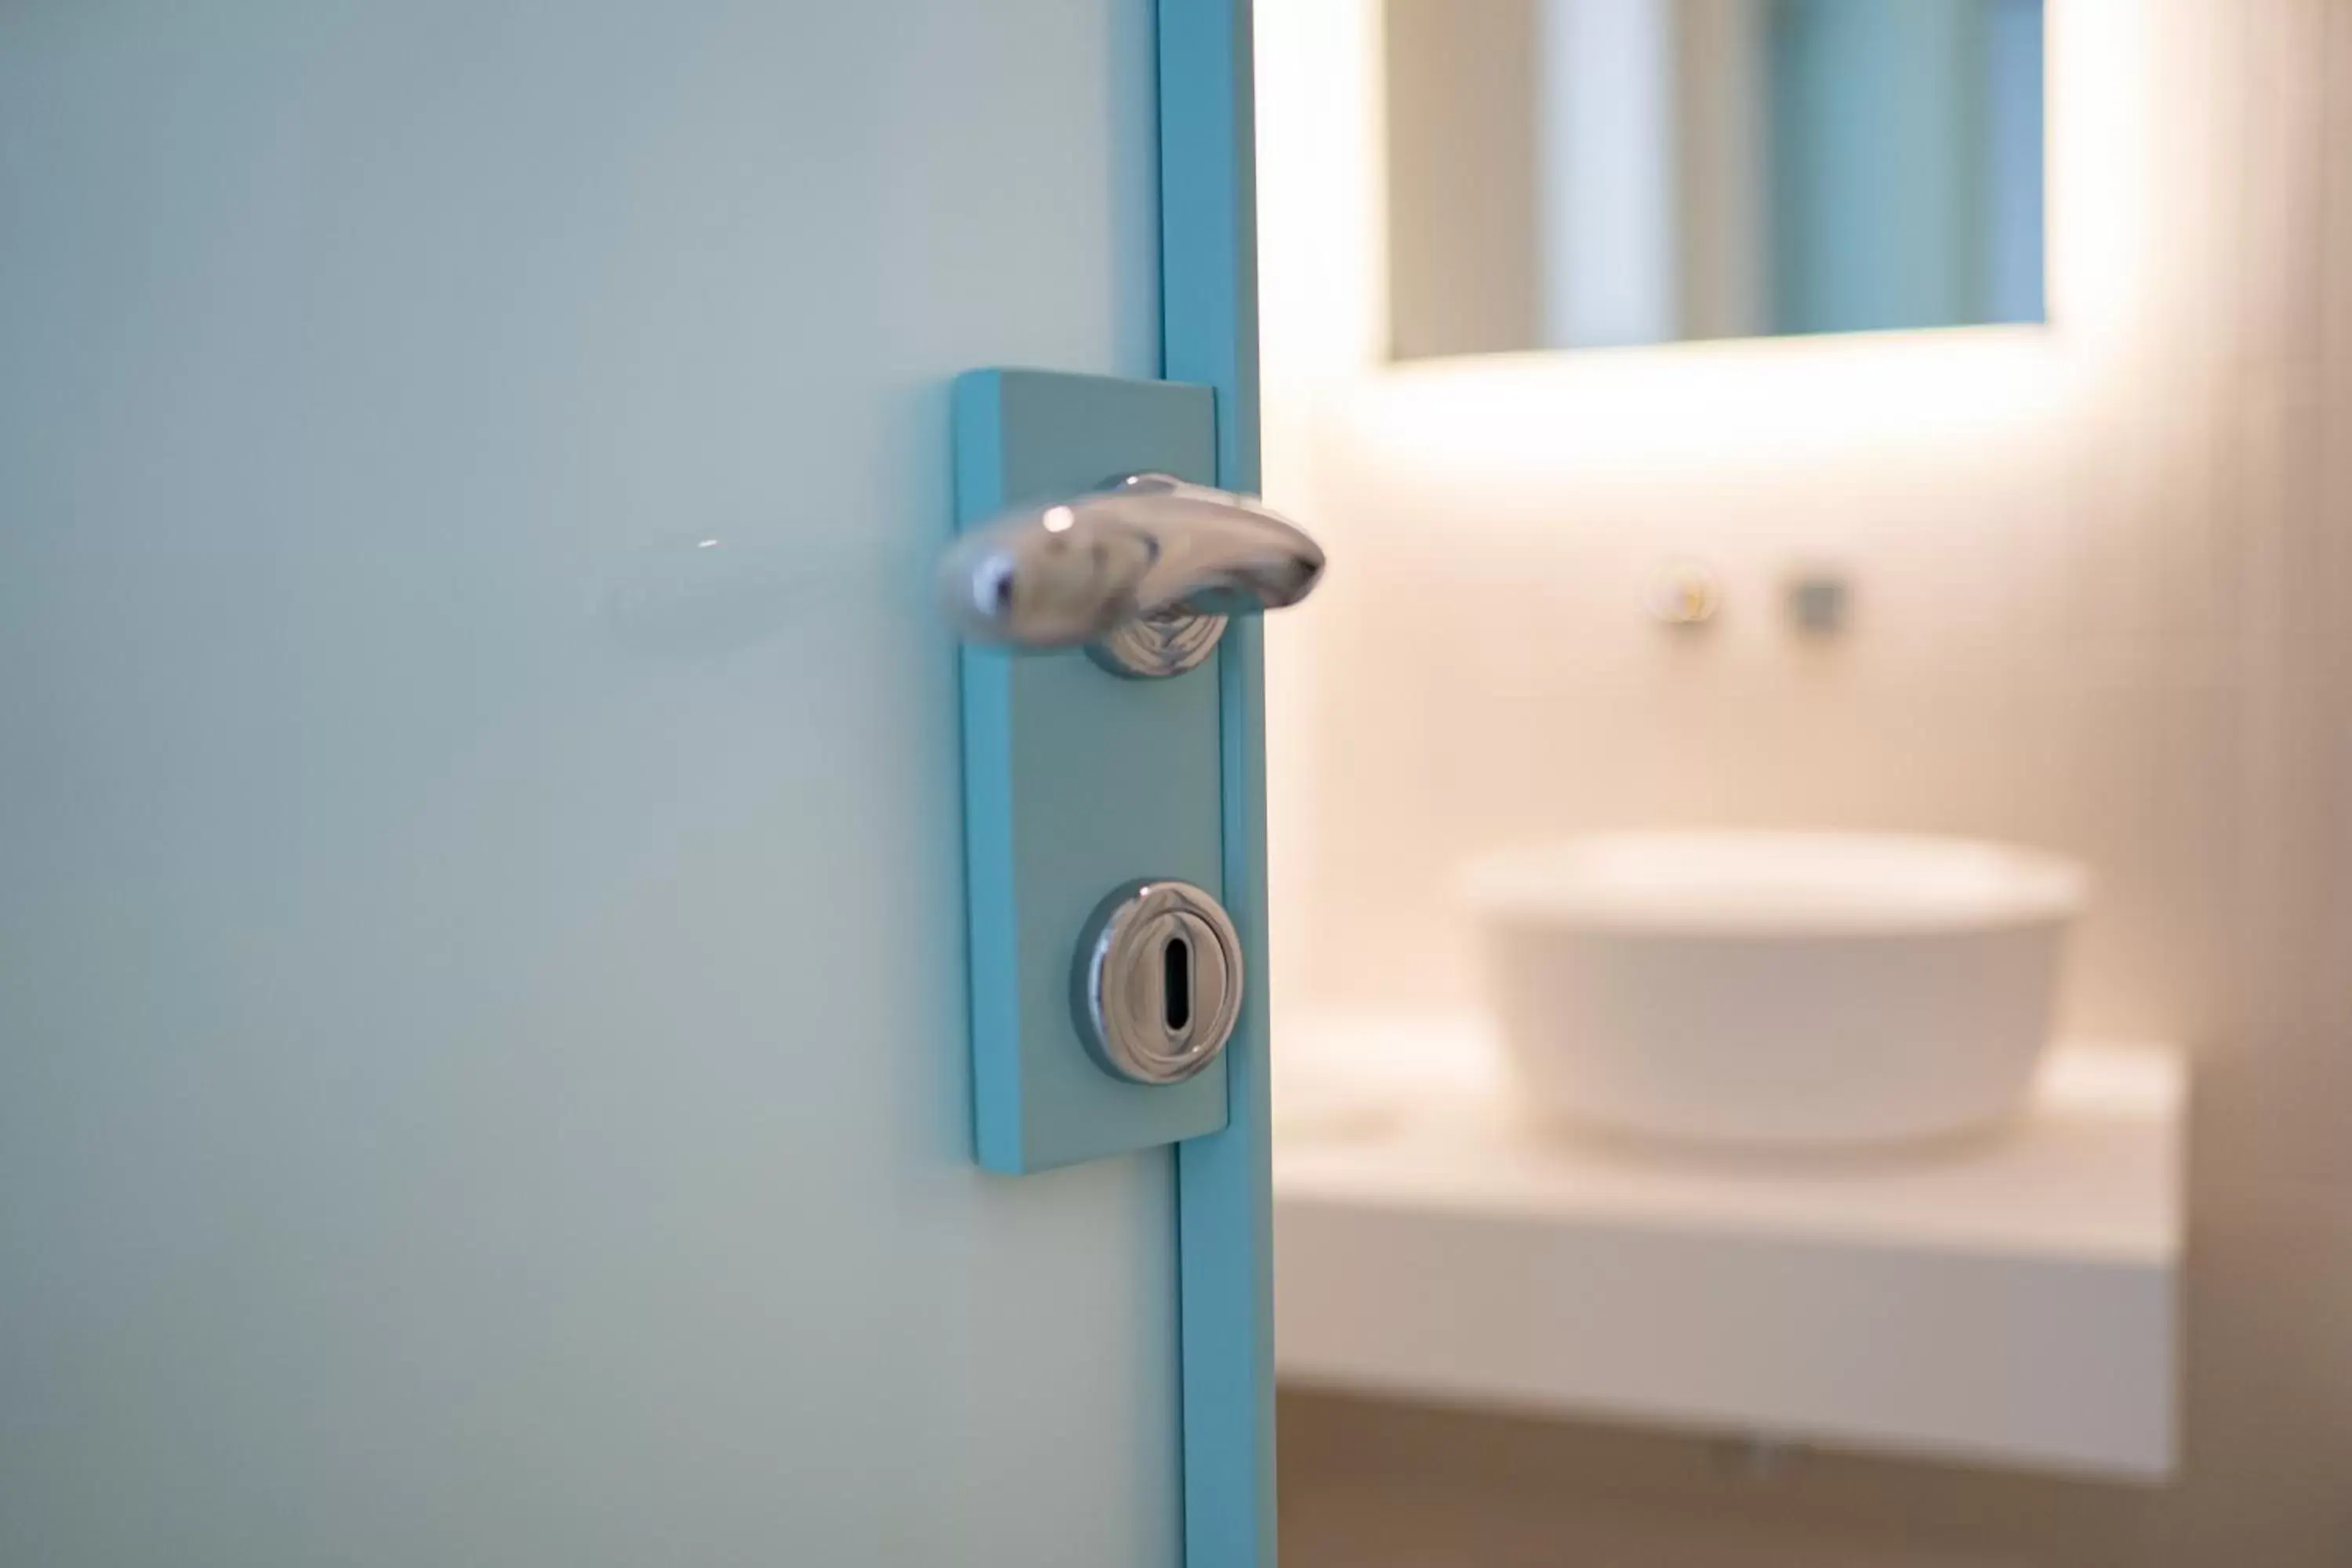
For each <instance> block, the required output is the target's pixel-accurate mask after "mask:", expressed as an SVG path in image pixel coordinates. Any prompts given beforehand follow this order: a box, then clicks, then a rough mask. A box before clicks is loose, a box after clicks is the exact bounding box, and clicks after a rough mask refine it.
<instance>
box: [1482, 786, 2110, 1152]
mask: <svg viewBox="0 0 2352 1568" xmlns="http://www.w3.org/2000/svg"><path fill="white" fill-rule="evenodd" d="M1466 886H1467V890H1468V893H1469V897H1470V900H1471V902H1472V904H1473V906H1474V908H1475V910H1476V913H1477V917H1478V921H1479V926H1480V931H1481V936H1482V940H1483V945H1484V948H1485V953H1486V969H1487V975H1488V981H1489V988H1490V991H1491V993H1492V1001H1493V1005H1494V1010H1495V1014H1496V1019H1497V1022H1498V1023H1499V1025H1500V1027H1501V1031H1502V1036H1503V1039H1504V1042H1505V1045H1506V1047H1507V1050H1508V1052H1509V1055H1510V1057H1511V1059H1512V1061H1513V1064H1514V1065H1515V1067H1516V1068H1517V1072H1518V1075H1519V1077H1520V1079H1521V1080H1522V1081H1523V1082H1524V1083H1525V1085H1526V1086H1527V1088H1528V1091H1529V1092H1530V1094H1531V1095H1532V1096H1533V1098H1534V1099H1535V1100H1536V1101H1537V1103H1538V1104H1539V1105H1540V1106H1542V1107H1543V1108H1545V1109H1546V1110H1549V1111H1551V1112H1554V1113H1556V1114H1558V1115H1559V1116H1561V1117H1565V1118H1569V1119H1572V1120H1574V1121H1580V1122H1586V1123H1591V1124H1596V1125H1600V1126H1603V1127H1609V1128H1614V1129H1617V1130H1621V1131H1630V1132H1636V1133H1644V1134H1649V1135H1653V1136H1657V1137H1664V1138H1673V1139H1680V1140H1691V1141H1700V1142H1737V1143H1746V1144H1756V1145H1767V1146H1781V1147H1789V1146H1799V1147H1802V1146H1821V1147H1836V1146H1853V1145H1864V1144H1874V1143H1888V1142H1908V1141H1913V1140H1919V1139H1932V1138H1941V1137H1947V1136H1950V1135H1953V1134H1957V1133H1961V1132H1967V1131H1973V1130H1975V1129H1979V1128H1982V1127H1986V1126H1989V1125H1990V1124H1992V1123H1994V1122H1998V1121H2000V1120H2002V1119H2003V1118H2004V1117H2006V1116H2008V1115H2009V1114H2010V1113H2011V1112H2012V1111H2014V1110H2016V1109H2017V1108H2018V1106H2019V1105H2020V1104H2021V1102H2022V1101H2023V1100H2024V1099H2025V1096H2026V1094H2027V1092H2028V1090H2029V1089H2030V1088H2031V1086H2032V1079H2033V1071H2034V1068H2035V1065H2036V1064H2037V1062H2038V1061H2039V1060H2040V1058H2041V1056H2042V1050H2043V1048H2044V1047H2045V1046H2046V1045H2047V1043H2048V1040H2049V1037H2050V1030H2051V1019H2052V1013H2053V1005H2054V1003H2055V999H2056V994H2057V984H2058V970H2059V961H2060V956H2061V952H2062V949H2063V943H2064V939H2065V934H2066V931H2067V928H2068V926H2069V925H2070V924H2071V923H2072V922H2073V921H2074V917H2075V915H2076V914H2077V913H2078V912H2079V911H2080V910H2081V909H2082V907H2083V901H2084V891H2085V879H2084V873H2083V871H2082V868H2080V867H2078V866H2076V865H2074V864H2073V863H2072V862H2069V861H2065V860H2060V859H2056V858H2051V857H2049V856H2045V855H2039V854H2035V853H2032V852H2030V851H2027V850H2021V849H2012V848H2008V847H2003V846H2000V845H1994V844H1979V843H1974V842H1970V841H1968V840H1964V839H1946V838H1922V837H1894V836H1885V835H1868V834H1831V833H1641V834H1614V835H1607V836H1603V837H1591V838H1579V839H1572V840H1570V841H1568V842H1566V843H1562V844H1555V845H1548V846H1542V847H1533V848H1528V849H1522V850H1513V851H1507V852H1504V853H1500V854H1496V855H1492V856H1489V857H1486V858H1484V859H1482V860H1480V861H1478V862H1476V863H1475V864H1474V865H1473V866H1472V867H1471V868H1469V873H1468V876H1467V879H1466Z"/></svg>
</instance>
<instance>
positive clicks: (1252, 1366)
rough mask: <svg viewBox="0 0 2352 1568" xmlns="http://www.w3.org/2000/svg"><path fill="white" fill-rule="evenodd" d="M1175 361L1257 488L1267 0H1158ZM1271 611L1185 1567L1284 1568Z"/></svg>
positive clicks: (1248, 689)
mask: <svg viewBox="0 0 2352 1568" xmlns="http://www.w3.org/2000/svg"><path fill="white" fill-rule="evenodd" d="M1156 26H1157V32H1158V47H1159V72H1158V75H1159V81H1158V87H1159V95H1160V374H1161V375H1163V376H1165V377H1166V378H1167V379H1169V380H1171V381H1188V382H1194V383H1198V384H1202V385H1205V386H1208V387H1210V388H1212V389H1213V390H1214V392H1215V394H1216V399H1217V478H1218V482H1219V483H1220V484H1222V485H1223V486H1224V487H1225V488H1226V489H1234V490H1242V491H1247V492H1255V490H1256V489H1257V488H1258V424H1257V420H1258V404H1257V233H1256V220H1255V214H1256V189H1255V156H1256V154H1255V135H1256V132H1255V112H1254V105H1253V101H1252V92H1253V61H1252V52H1251V0H1159V5H1158V15H1157V17H1156ZM1264 650H1265V642H1264V634H1263V628H1262V627H1261V626H1260V625H1259V623H1258V622H1257V621H1256V620H1255V619H1254V618H1251V617H1247V616H1244V617H1238V618H1236V619H1235V620H1234V622H1233V624H1232V625H1231V626H1230V627H1229V628H1228V629H1227V631H1226V634H1225V639H1224V645H1223V648H1222V649H1221V650H1220V652H1219V656H1218V660H1217V665H1218V683H1219V695H1220V711H1219V729H1220V746H1221V749H1222V753H1223V767H1222V771H1221V787H1222V790H1223V833H1224V901H1225V906H1226V909H1227V910H1228V911H1229V912H1230V913H1231V914H1232V915H1233V917H1234V924H1235V926H1237V927H1238V928H1239V930H1240V931H1241V934H1242V942H1243V963H1244V966H1245V967H1244V973H1246V974H1247V975H1248V976H1249V977H1250V983H1249V984H1248V985H1247V987H1246V991H1245V994H1244V1005H1243V1012H1242V1020H1241V1026H1240V1027H1239V1029H1238V1030H1236V1032H1235V1034H1234V1039H1233V1041H1232V1043H1231V1044H1230V1045H1228V1046H1227V1047H1226V1052H1225V1054H1226V1058H1227V1061H1228V1063H1229V1067H1228V1068H1227V1079H1226V1092H1227V1096H1228V1120H1227V1122H1226V1127H1225V1130H1224V1131H1222V1132H1218V1133H1213V1134H1211V1135H1210V1136H1208V1137H1204V1138H1196V1139H1192V1140H1191V1141H1189V1142H1182V1143H1179V1144H1178V1145H1177V1146H1176V1236H1177V1244H1176V1245H1177V1270H1178V1280H1179V1285H1178V1289H1179V1305H1178V1311H1179V1313H1180V1320H1179V1332H1178V1339H1179V1346H1180V1349H1179V1354H1180V1356H1181V1404H1182V1419H1183V1442H1182V1450H1181V1451H1182V1456H1183V1521H1184V1558H1183V1560H1184V1563H1185V1568H1274V1562H1275V1499H1274V1315H1273V1305H1274V1302H1273V1286H1274V1264H1273V1257H1274V1226H1273V1213H1274V1194H1273V1173H1272V1161H1273V1144H1272V1141H1271V1136H1270V1128H1271V1119H1272V1111H1271V1107H1270V1102H1269V1097H1268V1080H1267V1065H1268V1058H1267V1025H1266V1019H1267V1010H1266V989H1267V986H1266V943H1265V918H1266V900H1265V651H1264Z"/></svg>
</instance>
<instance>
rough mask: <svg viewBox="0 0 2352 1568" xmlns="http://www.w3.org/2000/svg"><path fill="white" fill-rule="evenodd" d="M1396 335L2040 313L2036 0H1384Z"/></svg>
mask: <svg viewBox="0 0 2352 1568" xmlns="http://www.w3.org/2000/svg"><path fill="white" fill-rule="evenodd" d="M1387 5H1388V17H1387V39H1386V43H1387V72H1388V127H1389V129H1388V136H1389V149H1388V151H1389V220H1388V221H1389V274H1390V323H1389V325H1390V348H1391V354H1392V356H1393V357H1395V358H1397V359H1417V358H1422V357H1424V356H1428V355H1435V354H1469V353H1501V352H1509V351H1517V350H1526V349H1572V348H1597V347H1607V346H1615V345H1622V344H1632V343H1662V342H1676V341H1680V340H1685V339H1696V338H1752V337H1772V336H1779V335H1783V334H1790V333H1809V332H1857V331H1887V330H1892V329H1903V328H1918V327H1955V326H1969V325H1977V324H1981V323H1986V322H1996V321H2042V319H2043V301H2042V0H1387Z"/></svg>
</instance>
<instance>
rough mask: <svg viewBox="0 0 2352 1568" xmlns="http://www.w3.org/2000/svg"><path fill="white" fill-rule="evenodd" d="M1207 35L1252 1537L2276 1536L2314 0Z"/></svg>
mask: <svg viewBox="0 0 2352 1568" xmlns="http://www.w3.org/2000/svg"><path fill="white" fill-rule="evenodd" d="M1256 28H1257V53H1258V60H1257V71H1258V132H1257V133H1258V154H1259V173H1258V181H1259V215H1260V216H1259V226H1260V232H1259V243H1260V268H1261V272H1260V289H1261V308H1262V320H1263V323H1264V327H1263V332H1264V336H1263V347H1262V353H1263V363H1262V366H1261V373H1262V377H1263V392H1264V414H1265V437H1264V438H1265V452H1264V461H1265V481H1266V482H1265V489H1266V493H1267V495H1268V497H1269V499H1270V500H1272V501H1273V502H1274V503H1275V504H1276V505H1277V506H1279V507H1281V508H1283V509H1285V510H1288V511H1290V512H1292V513H1293V514H1294V515H1297V516H1300V517H1304V518H1309V519H1312V520H1313V521H1314V523H1315V526H1316V528H1317V529H1318V533H1319V534H1320V535H1321V536H1322V537H1323V539H1324V541H1325V542H1326V543H1327V544H1328V546H1329V547H1330V550H1331V554H1332V559H1333V560H1334V562H1335V563H1337V564H1336V565H1335V569H1334V570H1333V572H1332V573H1331V575H1330V579H1329V583H1328V588H1327V589H1326V590H1325V591H1324V592H1323V593H1322V594H1321V595H1318V598H1317V599H1316V600H1315V601H1314V602H1313V603H1311V604H1309V605H1305V606H1303V607H1301V608H1300V609H1299V610H1298V611H1297V612H1295V613H1292V614H1290V615H1287V616H1277V617H1274V619H1273V620H1272V621H1271V622H1270V623H1269V626H1268V630H1267V647H1268V661H1267V662H1268V679H1269V697H1268V700H1269V722H1268V726H1267V728H1268V741H1269V797H1268V815H1269V843H1270V854H1271V864H1270V876H1271V879H1272V900H1271V904H1272V908H1273V910H1274V911H1275V916H1274V918H1275V922H1276V923H1275V926H1274V929H1273V931H1272V944H1273V955H1274V956H1273V963H1274V968H1275V971H1276V981H1277V984H1276V987H1275V990H1274V994H1273V1003H1272V1005H1273V1006H1274V1008H1275V1018H1276V1038H1277V1039H1278V1040H1279V1041H1280V1047H1279V1049H1278V1052H1277V1062H1276V1068H1275V1075H1276V1081H1275V1094H1276V1108H1275V1124H1276V1133H1275V1138H1276V1151H1275V1192H1276V1364H1277V1372H1278V1374H1279V1378H1280V1384H1281V1394H1280V1404H1279V1433H1280V1443H1279V1465H1280V1492H1281V1499H1282V1512H1281V1531H1282V1556H1283V1561H1284V1562H1285V1563H1286V1564H1289V1565H1290V1568H1337V1565H1339V1564H1347V1565H1349V1568H1391V1565H1397V1568H1402V1565H1405V1564H1415V1565H1419V1564H1437V1563H1444V1564H1461V1565H1465V1568H1481V1565H1486V1564H1495V1565H1502V1564H1509V1565H1513V1568H1517V1565H1522V1564H1528V1565H1532V1564H1550V1563H1559V1564H1570V1563H1574V1564H1580V1565H1591V1568H1604V1565H1606V1568H1751V1565H1752V1568H1766V1565H1775V1568H1777V1565H1784V1564H1785V1565H1796V1564H1804V1565H1807V1568H1840V1565H1843V1564H1849V1563H1851V1564H1864V1563H1868V1564H1877V1565H1886V1568H2025V1565H2033V1568H2095V1565H2100V1568H2104V1565H2116V1568H2123V1565H2130V1568H2157V1565H2173V1564H2180V1565H2196V1568H2214V1565H2220V1564H2225V1563H2241V1564H2245V1565H2247V1568H2305V1565H2308V1568H2320V1565H2322V1564H2333V1565H2340V1564H2343V1563H2352V1136H2347V1133H2352V985H2347V984H2345V982H2344V979H2343V970H2344V967H2345V964H2346V963H2347V960H2352V887H2347V879H2346V877H2345V875H2344V872H2345V869H2346V868H2347V866H2352V813H2347V812H2346V811H2345V810H2343V809H2342V803H2343V802H2345V801H2346V800H2347V799H2352V723H2347V722H2346V715H2347V713H2352V623H2347V620H2346V619H2345V617H2343V616H2340V614H2339V613H2338V609H2339V606H2340V605H2342V604H2343V603H2344V602H2346V600H2347V595H2352V527H2347V524H2348V523H2352V517H2347V506H2348V505H2352V441H2347V440H2344V439H2341V438H2340V437H2341V434H2342V433H2343V432H2345V431H2347V429H2352V266H2347V263H2346V257H2347V248H2346V247H2347V246H2352V7H2347V6H2345V5H2341V4H2337V3H2335V0H2046V4H2044V3H2035V0H1778V3H1776V0H1480V3H1479V4H1477V5H1461V4H1450V5H1449V4H1445V3H1444V0H1385V4H1384V3H1383V0H1258V5H1257V12H1256ZM1809 160H1810V162H1809Z"/></svg>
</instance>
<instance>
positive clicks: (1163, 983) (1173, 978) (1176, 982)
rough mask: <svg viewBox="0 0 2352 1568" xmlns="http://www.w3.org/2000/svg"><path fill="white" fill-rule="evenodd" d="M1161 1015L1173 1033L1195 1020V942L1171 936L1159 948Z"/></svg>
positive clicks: (1178, 1031)
mask: <svg viewBox="0 0 2352 1568" xmlns="http://www.w3.org/2000/svg"><path fill="white" fill-rule="evenodd" d="M1160 1016H1161V1018H1162V1020H1163V1021H1164V1022H1165V1023H1166V1024H1167V1026H1168V1032H1169V1033H1170V1034H1171V1035H1176V1034H1181V1033H1182V1032H1183V1030H1184V1026H1186V1025H1188V1024H1190V1023H1191V1022H1192V943H1191V942H1187V941H1186V940H1185V939H1184V938H1182V937H1181V936H1171V937H1170V938H1169V939H1168V942H1167V944H1166V945H1165V946H1163V947H1162V948H1160Z"/></svg>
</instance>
